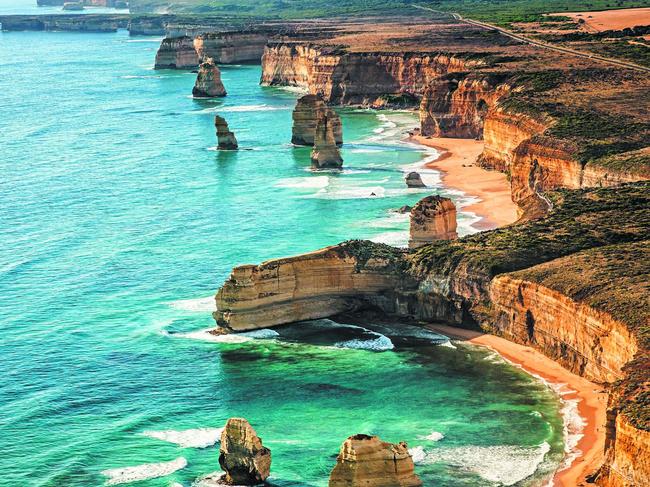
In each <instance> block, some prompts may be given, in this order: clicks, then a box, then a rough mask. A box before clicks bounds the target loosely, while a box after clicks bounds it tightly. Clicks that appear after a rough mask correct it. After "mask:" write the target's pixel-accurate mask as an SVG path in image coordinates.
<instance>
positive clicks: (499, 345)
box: [426, 324, 607, 487]
mask: <svg viewBox="0 0 650 487" xmlns="http://www.w3.org/2000/svg"><path fill="white" fill-rule="evenodd" d="M426 328H427V329H429V330H431V331H434V332H437V333H441V334H443V335H446V336H448V337H449V338H451V339H456V340H462V341H466V342H468V343H471V344H474V345H480V346H483V347H487V348H490V349H492V350H494V351H495V352H497V353H498V354H499V355H501V357H503V358H504V359H505V360H507V361H509V362H511V363H512V364H514V365H516V366H518V367H520V368H521V369H522V370H524V371H525V372H526V373H528V374H530V375H532V376H533V377H537V378H541V379H543V380H544V381H545V382H547V383H548V385H549V387H551V386H557V388H556V387H551V388H552V389H553V390H554V391H555V393H556V394H558V396H561V400H562V401H577V409H578V414H579V415H580V417H581V418H582V420H583V422H584V427H583V429H582V432H581V433H582V436H581V437H580V438H579V440H578V442H577V444H576V445H575V448H574V450H572V451H570V452H565V456H564V460H566V459H567V458H570V459H571V461H570V463H569V464H568V465H562V464H561V465H560V468H559V469H558V470H557V471H556V472H555V474H554V475H553V479H552V482H551V483H550V484H549V485H551V486H554V487H576V486H578V485H583V483H584V480H585V477H586V476H588V475H590V474H592V473H594V472H595V471H596V470H597V469H598V468H599V467H600V466H601V465H602V464H603V461H604V448H605V421H606V411H607V392H606V390H605V389H604V388H603V387H601V386H600V385H598V384H595V383H593V382H590V381H588V380H587V379H585V378H583V377H580V376H578V375H576V374H574V373H573V372H569V371H568V370H566V369H565V368H563V367H562V366H561V365H560V364H558V363H557V362H555V361H554V360H552V359H551V358H549V357H547V356H546V355H544V354H542V353H541V352H539V351H537V350H534V349H533V348H531V347H527V346H525V345H519V344H517V343H514V342H511V341H509V340H506V339H505V338H501V337H498V336H495V335H490V334H487V333H481V332H477V331H473V330H466V329H463V328H455V327H451V326H447V325H433V324H427V325H426ZM561 387H567V388H568V391H567V392H562V393H560V391H559V389H560V388H561ZM565 424H566V423H565ZM571 454H573V455H574V456H573V457H570V456H569V455H571Z"/></svg>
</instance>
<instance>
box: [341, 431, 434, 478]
mask: <svg viewBox="0 0 650 487" xmlns="http://www.w3.org/2000/svg"><path fill="white" fill-rule="evenodd" d="M421 485H422V481H421V480H420V478H419V477H418V476H417V475H416V474H415V469H414V465H413V459H412V458H411V454H410V453H409V451H408V446H407V445H406V443H404V442H401V443H397V444H395V443H387V442H385V441H381V440H380V439H379V437H377V436H368V435H354V436H350V437H349V438H348V439H347V440H345V441H344V442H343V445H341V451H340V452H339V455H338V457H337V458H336V466H335V467H334V470H332V473H331V474H330V481H329V487H419V486H421Z"/></svg>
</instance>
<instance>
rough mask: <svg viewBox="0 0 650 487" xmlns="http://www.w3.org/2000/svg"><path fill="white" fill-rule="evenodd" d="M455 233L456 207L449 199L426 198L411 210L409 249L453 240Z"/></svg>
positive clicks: (455, 236) (440, 197)
mask: <svg viewBox="0 0 650 487" xmlns="http://www.w3.org/2000/svg"><path fill="white" fill-rule="evenodd" d="M457 237H458V234H457V233H456V205H454V202H453V201H451V200H450V199H449V198H443V197H442V196H435V195H433V196H427V197H426V198H423V199H421V200H420V201H418V202H417V204H416V205H415V206H414V207H413V209H412V210H411V230H410V238H409V247H410V248H412V249H413V248H417V247H421V246H423V245H426V244H428V243H431V242H433V241H434V240H453V239H455V238H457Z"/></svg>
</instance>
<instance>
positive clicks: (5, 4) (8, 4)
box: [0, 0, 129, 15]
mask: <svg viewBox="0 0 650 487" xmlns="http://www.w3.org/2000/svg"><path fill="white" fill-rule="evenodd" d="M73 1H74V0H73ZM128 13H129V9H128V8H126V9H116V8H106V7H85V8H84V9H83V10H63V5H59V6H57V5H53V6H48V5H46V6H42V7H39V6H38V4H37V3H36V0H0V15H46V14H47V15H52V14H68V15H74V14H80V15H83V14H128Z"/></svg>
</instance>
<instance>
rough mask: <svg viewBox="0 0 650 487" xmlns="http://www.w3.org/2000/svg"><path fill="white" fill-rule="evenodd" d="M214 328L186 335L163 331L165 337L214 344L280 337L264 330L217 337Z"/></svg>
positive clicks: (272, 331) (271, 331)
mask: <svg viewBox="0 0 650 487" xmlns="http://www.w3.org/2000/svg"><path fill="white" fill-rule="evenodd" d="M211 331H214V328H205V329H203V330H197V331H190V332H185V333H169V332H168V331H165V330H163V332H162V333H163V335H167V336H170V337H174V338H185V339H189V340H200V341H204V342H212V343H245V342H249V341H251V340H255V339H272V338H276V337H277V336H278V332H277V331H275V330H269V329H266V328H265V329H262V330H253V331H246V332H241V333H227V334H224V335H215V334H213V333H210V332H211Z"/></svg>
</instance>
